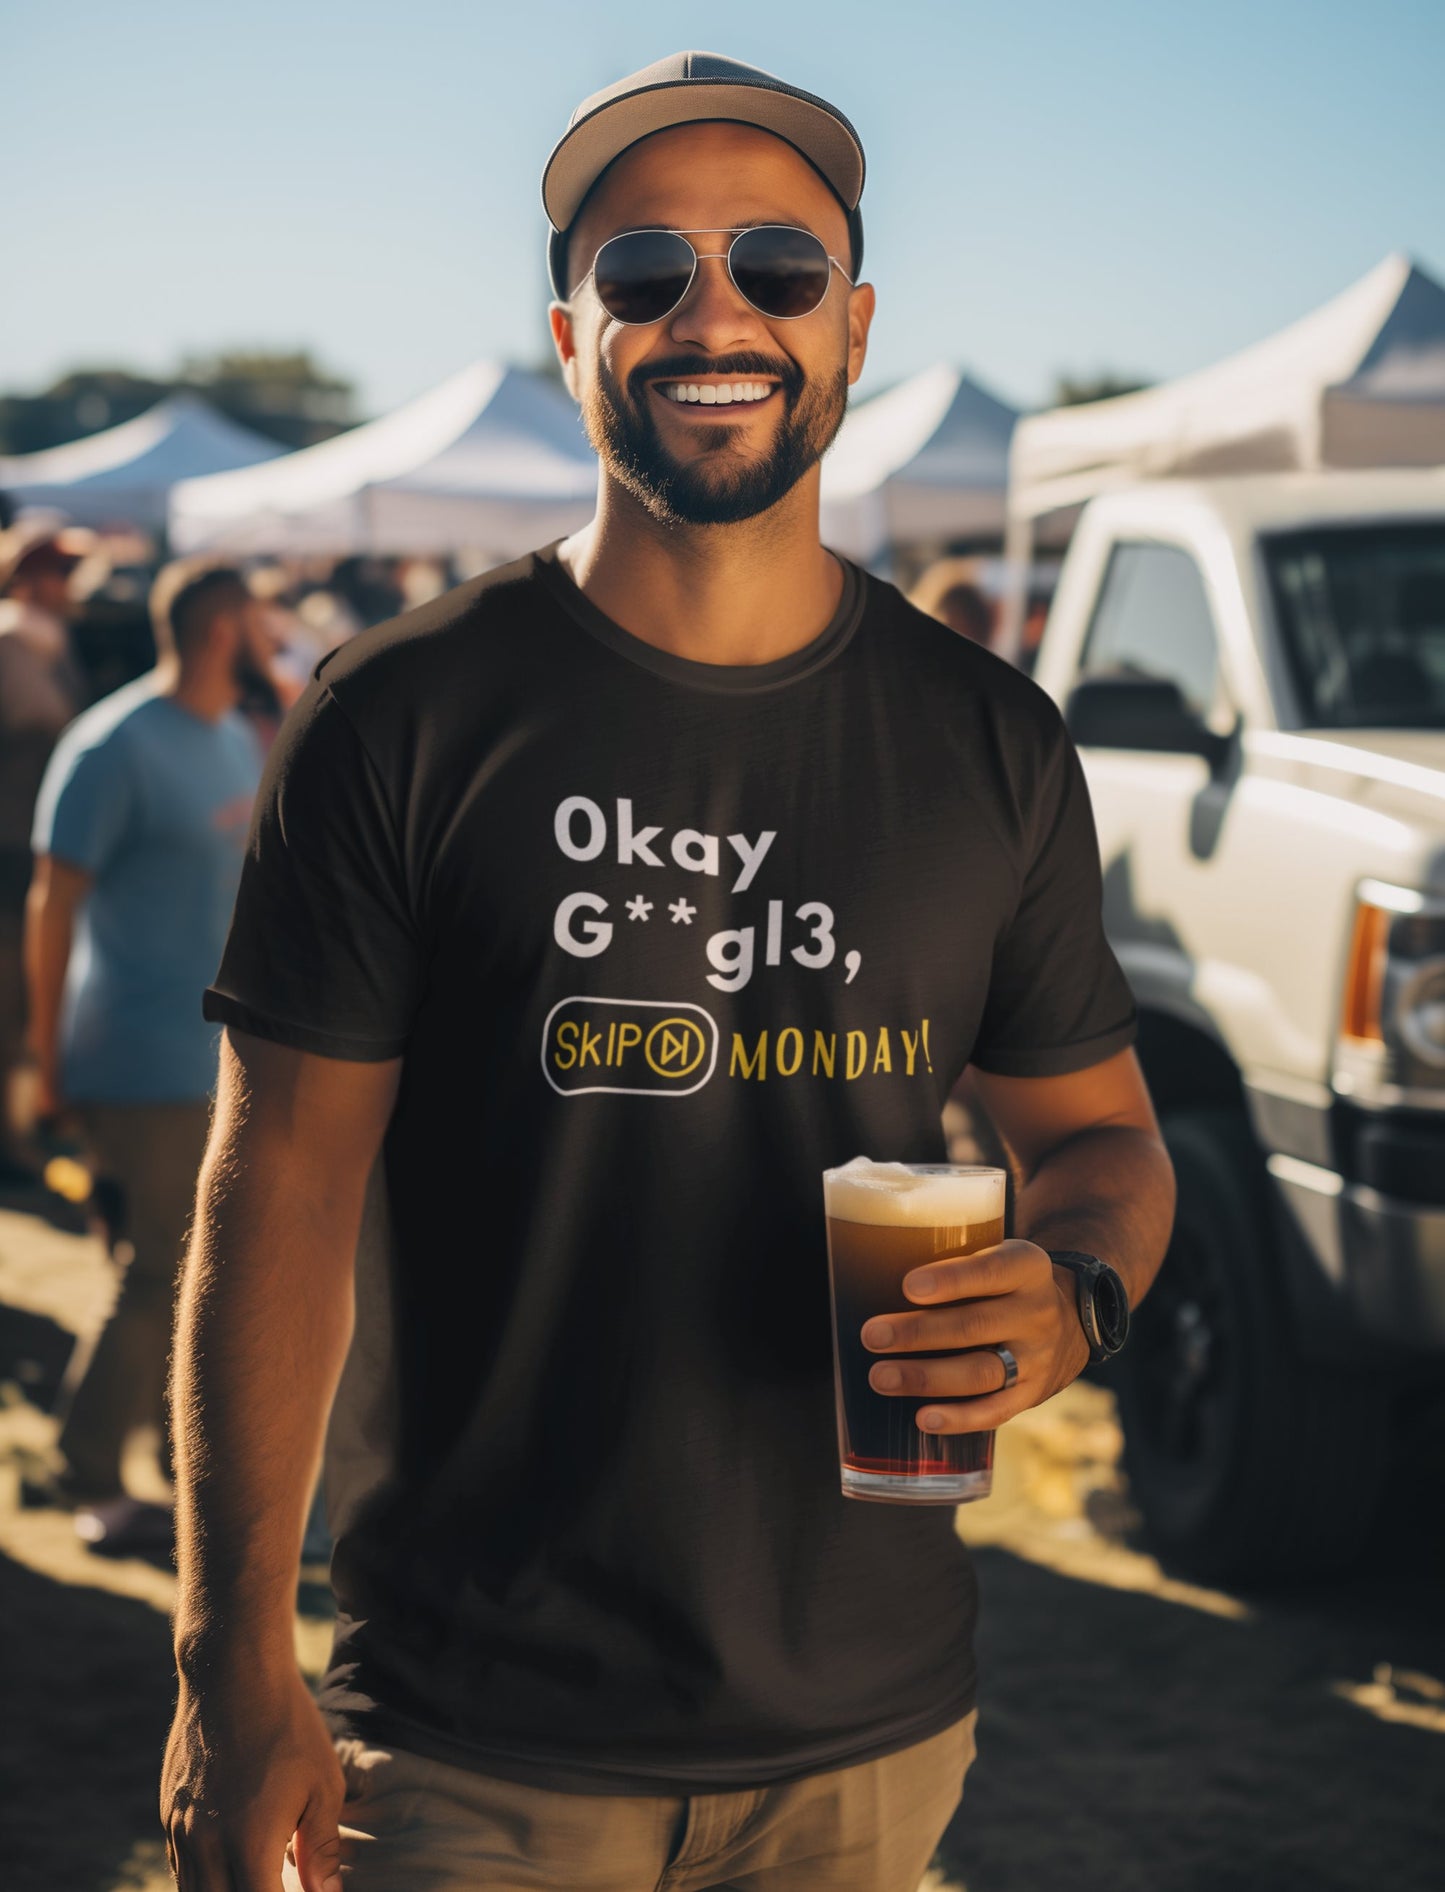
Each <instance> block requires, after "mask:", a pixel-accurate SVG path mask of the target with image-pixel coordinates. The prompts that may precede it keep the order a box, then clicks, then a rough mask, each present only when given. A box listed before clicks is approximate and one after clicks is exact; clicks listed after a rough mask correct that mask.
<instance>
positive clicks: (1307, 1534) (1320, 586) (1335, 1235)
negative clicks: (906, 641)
mask: <svg viewBox="0 0 1445 1892" xmlns="http://www.w3.org/2000/svg"><path fill="white" fill-rule="evenodd" d="M1035 675H1036V676H1037V679H1038V681H1039V682H1040V683H1041V684H1042V686H1043V687H1044V689H1046V690H1047V691H1048V692H1049V694H1050V695H1051V696H1052V697H1054V699H1055V700H1056V701H1057V702H1058V703H1059V704H1060V705H1061V707H1062V708H1063V709H1064V711H1065V715H1066V718H1067V721H1068V724H1069V727H1070V730H1071V732H1072V734H1073V736H1074V740H1075V741H1076V743H1077V744H1078V746H1079V749H1080V753H1081V756H1082V758H1083V762H1084V767H1085V770H1086V772H1087V775H1088V779H1089V786H1090V790H1091V793H1092V796H1093V803H1094V812H1095V817H1096V820H1097V824H1098V830H1099V841H1100V846H1101V850H1102V856H1103V868H1104V911H1105V920H1106V924H1107V927H1108V931H1109V935H1110V938H1111V940H1112V941H1113V944H1114V947H1115V950H1116V951H1117V953H1118V956H1119V959H1120V962H1121V964H1122V965H1123V967H1124V969H1125V972H1126V973H1127V975H1128V977H1129V980H1130V982H1131V984H1132V986H1133V989H1134V993H1135V996H1136V998H1137V1000H1138V1004H1139V1007H1140V1012H1141V1019H1142V1023H1141V1032H1140V1039H1139V1047H1138V1049H1139V1055H1140V1059H1141V1061H1142V1064H1143V1067H1144V1071H1145V1074H1146V1076H1147V1078H1148V1082H1149V1085H1150V1089H1151V1092H1152V1095H1153V1097H1154V1101H1155V1105H1156V1108H1157V1109H1158V1111H1159V1114H1160V1117H1161V1120H1162V1122H1163V1124H1164V1126H1165V1130H1166V1134H1167V1138H1168V1142H1169V1147H1170V1150H1171V1152H1172V1154H1173V1158H1174V1162H1175V1166H1176V1172H1177V1176H1178V1182H1179V1211H1178V1217H1177V1221H1176V1226H1175V1233H1174V1237H1173V1241H1172V1243H1171V1246H1170V1250H1169V1254H1168V1257H1167V1259H1166V1262H1165V1265H1164V1268H1163V1270H1162V1271H1161V1274H1160V1277H1159V1280H1158V1282H1157V1283H1156V1285H1155V1287H1154V1289H1153V1291H1152V1292H1151V1294H1150V1295H1149V1297H1148V1298H1147V1300H1146V1301H1145V1302H1144V1303H1143V1305H1142V1306H1141V1307H1140V1309H1139V1310H1138V1313H1137V1316H1136V1325H1135V1331H1134V1333H1133V1335H1132V1336H1131V1339H1130V1343H1129V1346H1128V1348H1127V1349H1126V1350H1125V1353H1124V1354H1123V1355H1122V1356H1121V1357H1120V1359H1119V1361H1118V1362H1117V1363H1116V1366H1115V1368H1114V1369H1113V1371H1112V1373H1111V1377H1112V1378H1113V1380H1114V1383H1115V1384H1116V1385H1117V1387H1118V1390H1119V1396H1120V1407H1121V1414H1122V1418H1123V1423H1124V1431H1125V1440H1126V1462H1127V1467H1128V1471H1129V1475H1130V1481H1131V1487H1132V1491H1133V1494H1134V1498H1135V1501H1136V1503H1137V1505H1138V1506H1139V1508H1140V1511H1141V1513H1142V1515H1143V1518H1144V1522H1145V1528H1146V1532H1147V1534H1148V1536H1149V1539H1150V1541H1151V1542H1152V1544H1153V1545H1154V1547H1155V1548H1156V1549H1157V1550H1158V1552H1159V1554H1160V1555H1161V1556H1162V1557H1163V1558H1164V1559H1165V1560H1166V1561H1169V1562H1171V1563H1173V1564H1174V1565H1175V1566H1176V1567H1179V1568H1182V1569H1186V1570H1189V1571H1192V1572H1193V1573H1195V1574H1197V1575H1199V1576H1201V1577H1203V1578H1205V1579H1213V1580H1250V1579H1267V1578H1269V1577H1272V1576H1281V1575H1299V1574H1309V1573H1310V1572H1312V1571H1315V1570H1319V1569H1323V1568H1325V1567H1327V1566H1329V1565H1331V1564H1337V1563H1339V1562H1341V1561H1343V1560H1345V1559H1347V1558H1348V1557H1349V1556H1350V1555H1351V1553H1353V1552H1354V1551H1355V1550H1356V1549H1358V1548H1359V1546H1360V1545H1361V1543H1362V1541H1363V1538H1364V1536H1365V1534H1366V1533H1367V1532H1368V1530H1369V1527H1370V1522H1371V1516H1372V1511H1373V1509H1374V1506H1375V1504H1376V1501H1377V1498H1378V1495H1379V1491H1380V1488H1381V1483H1382V1476H1383V1472H1384V1470H1385V1467H1386V1465H1387V1463H1388V1460H1389V1454H1390V1449H1391V1442H1392V1437H1393V1436H1394V1432H1395V1428H1396V1427H1397V1426H1398V1424H1399V1423H1400V1422H1401V1419H1402V1417H1403V1416H1405V1415H1408V1413H1409V1412H1410V1411H1411V1409H1412V1406H1414V1407H1418V1406H1419V1405H1420V1404H1421V1403H1422V1402H1430V1401H1435V1400H1439V1399H1440V1398H1441V1397H1442V1395H1445V469H1442V470H1438V471H1437V470H1430V471H1420V472H1413V471H1411V472H1384V471H1382V472H1348V473H1346V472H1335V473H1325V474H1271V475H1261V476H1255V477H1242V478H1227V479H1201V480H1179V479H1173V480H1168V481H1162V482H1159V483H1157V484H1152V485H1140V486H1135V487H1132V488H1128V489H1126V490H1122V491H1118V492H1113V493H1109V494H1107V495H1105V496H1103V497H1100V498H1097V499H1095V500H1093V501H1092V502H1091V503H1090V504H1089V505H1088V506H1087V507H1086V508H1085V510H1084V513H1083V515H1082V517H1081V519H1080V522H1079V525H1078V528H1077V530H1076V532H1075V535H1074V538H1073V540H1072V543H1071V545H1070V548H1069V551H1068V555H1067V557H1066V559H1065V563H1064V569H1063V572H1062V574H1061V578H1060V582H1059V587H1058V590H1057V593H1056V595H1055V599H1054V603H1053V607H1052V610H1051V613H1050V616H1049V621H1048V627H1047V630H1046V632H1045V635H1044V640H1043V644H1042V647H1041V650H1040V654H1039V660H1038V664H1037V667H1036V671H1035Z"/></svg>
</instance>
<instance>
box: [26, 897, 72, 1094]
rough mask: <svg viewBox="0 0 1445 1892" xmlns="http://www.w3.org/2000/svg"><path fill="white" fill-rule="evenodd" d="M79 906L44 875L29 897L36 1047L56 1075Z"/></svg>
mask: <svg viewBox="0 0 1445 1892" xmlns="http://www.w3.org/2000/svg"><path fill="white" fill-rule="evenodd" d="M74 930H75V910H74V907H73V906H72V904H71V903H70V902H69V901H68V900H64V899H61V898H59V897H57V895H56V893H55V892H54V890H53V888H52V886H51V884H50V881H49V877H48V876H46V875H43V874H42V875H38V876H37V877H36V879H35V881H34V882H33V884H32V885H31V888H30V892H29V894H28V895H27V897H26V902H25V984H26V998H27V1002H28V1010H29V1017H30V1043H31V1048H32V1049H33V1051H34V1052H35V1055H36V1057H37V1058H38V1059H39V1061H40V1064H41V1066H42V1068H43V1069H44V1070H45V1071H46V1072H47V1073H48V1074H51V1075H53V1073H54V1070H55V1067H56V1064H57V1062H58V1060H59V1050H60V1008H61V1000H62V995H63V994H64V991H65V974H66V970H67V968H68V967H69V964H70V948H71V941H72V938H73V936H74Z"/></svg>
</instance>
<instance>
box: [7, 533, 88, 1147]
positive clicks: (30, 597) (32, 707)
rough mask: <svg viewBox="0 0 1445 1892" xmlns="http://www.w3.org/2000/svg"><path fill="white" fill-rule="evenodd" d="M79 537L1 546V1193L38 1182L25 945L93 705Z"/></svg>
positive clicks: (24, 536)
mask: <svg viewBox="0 0 1445 1892" xmlns="http://www.w3.org/2000/svg"><path fill="white" fill-rule="evenodd" d="M72 537H73V535H65V536H64V537H62V536H60V535H57V534H56V533H55V532H54V531H53V530H50V529H38V528H26V527H24V526H16V527H13V528H11V530H10V531H9V532H7V533H6V534H4V536H3V538H0V1183H3V1182H10V1183H16V1182H27V1183H28V1182H34V1181H35V1180H36V1172H35V1169H34V1166H33V1164H32V1163H31V1161H30V1159H29V1155H28V1153H27V1151H26V1149H25V1145H24V1139H23V1135H22V1121H23V1118H24V1116H25V1114H26V1112H25V1111H24V1110H23V1108H22V1106H21V1101H20V1098H19V1095H18V1091H19V1088H20V1087H19V1082H18V1080H19V1077H20V1072H21V1070H22V1068H23V1065H24V1062H25V1056H24V1047H25V977H24V973H23V971H22V965H21V937H22V933H23V927H24V914H25V894H26V889H27V888H28V886H29V884H30V824H31V818H32V816H33V815H34V812H35V797H36V795H37V794H38V793H39V789H40V782H41V777H42V776H43V775H44V773H45V765H46V763H47V762H48V761H49V759H50V752H51V750H52V749H53V748H54V747H55V743H56V739H57V738H58V736H59V735H60V732H61V730H62V729H64V727H65V725H66V724H67V723H68V722H69V721H70V720H71V718H72V717H74V716H75V715H77V714H78V712H79V711H80V709H81V706H82V705H83V704H84V702H85V700H86V697H85V684H84V679H83V677H82V674H81V671H80V667H79V665H78V664H77V662H76V658H75V653H74V650H73V648H72V643H71V637H70V629H69V619H70V615H71V609H72V606H71V597H70V583H71V576H72V574H73V572H74V570H75V568H76V566H77V565H78V564H79V562H80V559H81V556H82V548H81V547H80V546H79V545H77V544H74V543H72Z"/></svg>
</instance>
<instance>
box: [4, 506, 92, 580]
mask: <svg viewBox="0 0 1445 1892" xmlns="http://www.w3.org/2000/svg"><path fill="white" fill-rule="evenodd" d="M94 544H95V535H94V533H91V532H88V531H86V530H85V528H84V527H81V526H65V527H60V528H57V527H56V526H55V525H53V524H51V523H48V522H47V521H45V520H44V519H33V520H22V521H21V522H20V523H19V524H18V525H14V526H11V527H10V529H9V531H8V532H0V596H3V595H4V594H5V593H6V592H7V591H8V590H9V589H10V586H11V585H12V584H13V583H14V582H15V580H16V579H17V578H19V577H21V576H22V575H25V574H33V573H35V572H38V571H41V570H45V571H56V572H71V571H74V569H75V567H76V566H77V565H79V564H80V563H81V561H82V560H83V559H84V558H86V557H87V556H88V554H89V553H90V551H91V550H92V549H93V547H94Z"/></svg>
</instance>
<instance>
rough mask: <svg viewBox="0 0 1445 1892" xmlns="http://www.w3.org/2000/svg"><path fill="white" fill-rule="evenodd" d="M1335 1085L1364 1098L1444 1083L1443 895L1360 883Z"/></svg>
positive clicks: (1372, 882) (1443, 1085)
mask: <svg viewBox="0 0 1445 1892" xmlns="http://www.w3.org/2000/svg"><path fill="white" fill-rule="evenodd" d="M1335 1087H1336V1089H1337V1090H1340V1091H1341V1092H1344V1093H1345V1094H1355V1095H1360V1096H1363V1095H1364V1094H1367V1093H1369V1092H1371V1091H1374V1092H1380V1091H1382V1090H1384V1089H1390V1090H1415V1091H1430V1090H1435V1091H1438V1090H1441V1089H1442V1088H1445V898H1441V897H1440V896H1438V895H1429V894H1423V893H1420V892H1419V891H1418V890H1417V889H1415V888H1413V887H1395V886H1391V885H1390V884H1389V883H1388V882H1386V881H1380V880H1364V881H1361V882H1360V885H1359V888H1358V889H1357V893H1356V904H1355V923H1354V930H1353V933H1352V935H1351V942H1350V957H1349V963H1348V966H1347V968H1346V972H1345V983H1344V995H1343V1006H1342V1010H1341V1018H1340V1041H1339V1049H1338V1055H1337V1058H1336V1067H1335ZM1382 1101H1383V1100H1382ZM1392 1101H1404V1100H1392Z"/></svg>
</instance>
